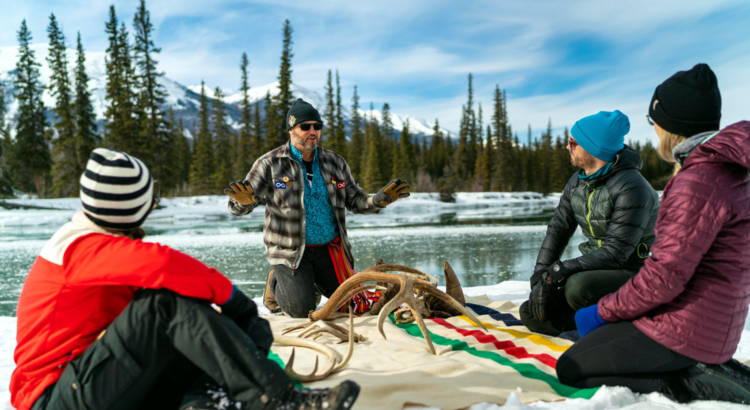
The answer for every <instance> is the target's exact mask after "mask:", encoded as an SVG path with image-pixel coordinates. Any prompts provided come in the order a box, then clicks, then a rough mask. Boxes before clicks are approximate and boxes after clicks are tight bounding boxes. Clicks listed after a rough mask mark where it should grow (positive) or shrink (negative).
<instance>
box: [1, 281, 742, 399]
mask: <svg viewBox="0 0 750 410" xmlns="http://www.w3.org/2000/svg"><path fill="white" fill-rule="evenodd" d="M465 293H466V295H467V296H480V295H488V296H489V297H490V299H492V300H508V301H511V302H513V303H515V304H520V303H522V302H523V301H524V300H526V297H527V296H528V283H527V282H522V281H507V282H503V283H500V284H498V285H493V286H481V287H474V288H466V289H465ZM256 303H257V304H258V305H259V306H260V311H261V314H267V313H268V310H266V309H265V308H264V307H263V305H262V303H261V301H260V299H257V300H256ZM322 303H325V300H324V301H322ZM15 333H16V318H12V317H0V410H6V409H8V410H10V409H12V407H11V406H10V393H9V392H8V385H9V383H10V376H11V373H12V372H13V369H14V368H15V364H14V362H13V350H14V349H15V345H16V343H15ZM355 354H356V351H355ZM735 357H736V358H738V359H748V358H750V329H748V328H747V327H746V328H745V331H744V332H743V335H742V341H741V342H740V347H739V350H738V351H737V353H736V354H735ZM499 408H502V409H504V410H517V409H518V410H520V409H554V410H605V409H630V410H642V409H679V410H687V409H695V410H725V409H726V410H729V409H743V408H745V407H744V406H741V405H735V404H728V403H721V402H695V403H692V404H689V405H680V404H676V403H673V402H671V401H670V400H668V399H666V398H665V397H664V396H662V395H660V394H656V393H652V394H648V395H640V394H635V393H633V392H631V391H630V390H628V389H626V388H623V387H604V388H601V389H599V391H598V392H597V393H596V394H595V395H594V396H593V397H592V398H591V399H588V400H586V399H567V400H564V401H558V402H552V403H548V402H536V403H531V404H522V403H520V401H519V400H518V398H517V397H516V396H515V395H511V396H510V397H509V398H508V401H507V402H506V404H505V405H504V406H497V405H494V404H488V403H483V404H476V405H474V406H472V407H471V410H493V409H499Z"/></svg>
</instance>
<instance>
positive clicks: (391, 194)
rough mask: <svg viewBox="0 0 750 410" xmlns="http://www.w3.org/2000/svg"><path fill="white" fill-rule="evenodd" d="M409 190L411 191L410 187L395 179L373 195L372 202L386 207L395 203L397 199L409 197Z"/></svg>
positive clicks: (404, 182) (401, 180)
mask: <svg viewBox="0 0 750 410" xmlns="http://www.w3.org/2000/svg"><path fill="white" fill-rule="evenodd" d="M409 189H411V187H410V186H409V185H408V183H407V182H406V181H404V180H403V179H398V178H396V179H394V180H393V181H391V182H389V183H388V185H386V186H385V188H383V189H381V190H380V192H378V193H377V194H375V199H374V200H373V202H374V203H376V204H379V205H380V206H388V205H390V204H392V203H394V202H396V200H397V199H401V198H406V197H407V196H409V195H411V194H410V193H409Z"/></svg>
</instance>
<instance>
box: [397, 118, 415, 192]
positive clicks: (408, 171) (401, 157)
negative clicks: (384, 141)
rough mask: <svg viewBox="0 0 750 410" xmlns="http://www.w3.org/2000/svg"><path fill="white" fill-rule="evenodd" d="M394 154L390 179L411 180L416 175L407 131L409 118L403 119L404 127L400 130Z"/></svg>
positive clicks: (409, 134) (409, 136)
mask: <svg viewBox="0 0 750 410" xmlns="http://www.w3.org/2000/svg"><path fill="white" fill-rule="evenodd" d="M396 147H397V148H396V155H395V156H394V157H393V171H392V172H391V179H396V178H401V179H404V180H407V181H413V180H414V176H415V175H416V171H417V167H416V159H415V157H414V148H413V147H412V143H411V132H410V131H409V120H408V119H407V120H406V121H404V128H403V129H402V130H401V137H400V138H399V140H398V144H397V145H396Z"/></svg>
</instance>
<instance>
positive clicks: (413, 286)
mask: <svg viewBox="0 0 750 410" xmlns="http://www.w3.org/2000/svg"><path fill="white" fill-rule="evenodd" d="M388 271H398V272H404V273H406V274H411V275H399V274H395V273H386V272H388ZM426 278H432V277H431V276H429V275H427V274H426V273H424V272H422V271H419V270H417V269H414V268H410V267H408V266H402V265H391V264H383V265H376V266H373V267H371V268H368V269H365V270H364V271H362V272H360V273H358V274H356V275H354V276H352V277H351V278H349V279H347V280H346V281H344V283H342V284H341V286H339V288H338V289H337V290H336V292H334V293H333V295H331V297H330V299H328V302H327V303H326V304H325V306H323V307H322V308H321V309H320V310H317V311H315V312H311V313H310V320H313V321H316V320H322V319H325V318H327V317H328V316H330V315H331V314H332V313H333V312H334V311H335V310H337V309H338V308H339V307H340V306H341V305H343V303H344V302H345V301H347V300H349V299H350V298H351V297H352V296H354V295H355V294H357V293H359V292H361V291H362V290H363V289H362V288H363V287H357V286H359V285H361V284H363V283H365V282H383V283H396V284H398V285H399V288H400V289H399V292H398V294H396V296H395V297H394V298H393V299H391V300H390V301H388V303H386V305H385V306H383V308H382V309H381V310H380V313H379V314H378V331H380V334H381V335H382V336H383V339H387V338H386V337H385V332H383V322H385V318H386V317H387V316H388V315H389V314H390V313H391V312H393V311H394V310H395V309H396V308H397V307H399V306H401V305H402V304H406V305H407V306H408V307H409V310H411V314H412V316H413V317H414V319H416V321H417V324H418V325H419V329H420V330H421V331H422V335H423V336H424V339H425V341H426V342H427V346H428V348H429V349H430V352H431V353H432V354H436V353H435V347H434V346H433V345H432V339H431V338H430V333H429V332H428V331H427V326H426V325H425V323H424V320H423V319H422V315H421V312H420V311H419V309H418V307H419V304H418V302H417V300H416V298H415V297H414V293H415V291H422V292H424V293H428V294H430V295H432V296H434V297H436V298H438V299H440V300H442V301H444V302H446V303H448V304H449V305H451V306H453V307H455V308H456V309H458V310H459V311H460V312H461V313H462V314H464V315H466V316H467V317H468V318H469V319H470V320H471V321H472V322H474V323H475V324H476V325H477V326H478V327H480V328H482V329H484V330H485V331H486V330H487V329H486V328H485V327H484V325H483V324H482V322H480V321H479V320H478V319H477V318H476V317H474V315H473V314H472V313H470V312H469V311H468V310H467V309H466V308H465V307H463V306H461V304H460V303H458V302H456V301H455V300H454V299H453V298H452V297H450V296H448V295H446V294H445V293H443V292H442V291H440V290H439V289H437V288H435V287H434V286H433V285H432V283H430V281H429V280H428V279H426ZM432 279H434V278H432ZM366 287H367V286H365V287H364V288H366Z"/></svg>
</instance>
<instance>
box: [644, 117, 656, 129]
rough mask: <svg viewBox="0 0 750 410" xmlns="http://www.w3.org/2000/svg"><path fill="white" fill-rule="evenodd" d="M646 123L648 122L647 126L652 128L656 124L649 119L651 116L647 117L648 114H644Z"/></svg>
mask: <svg viewBox="0 0 750 410" xmlns="http://www.w3.org/2000/svg"><path fill="white" fill-rule="evenodd" d="M646 121H648V125H650V126H652V127H653V126H654V124H656V123H655V122H654V120H652V119H651V116H650V115H648V114H646Z"/></svg>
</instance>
